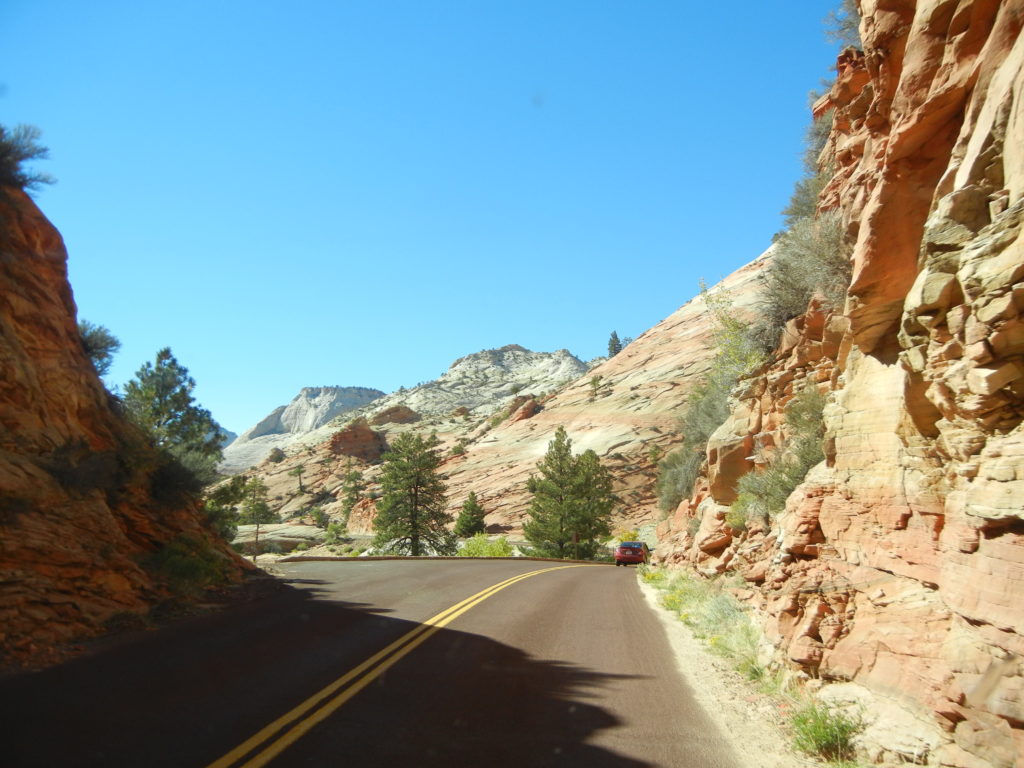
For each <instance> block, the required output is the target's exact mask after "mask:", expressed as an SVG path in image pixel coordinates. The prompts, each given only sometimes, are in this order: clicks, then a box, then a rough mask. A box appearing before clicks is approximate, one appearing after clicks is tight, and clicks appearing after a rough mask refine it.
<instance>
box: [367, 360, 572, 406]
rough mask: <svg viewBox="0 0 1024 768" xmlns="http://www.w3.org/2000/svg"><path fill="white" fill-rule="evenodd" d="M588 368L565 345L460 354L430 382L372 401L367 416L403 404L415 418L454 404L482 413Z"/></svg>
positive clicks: (553, 386)
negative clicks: (549, 349) (544, 349)
mask: <svg viewBox="0 0 1024 768" xmlns="http://www.w3.org/2000/svg"><path fill="white" fill-rule="evenodd" d="M587 370H588V366H587V364H586V363H584V362H583V361H582V360H580V359H579V358H578V357H576V356H575V355H574V354H572V353H571V352H569V350H567V349H559V350H556V351H554V352H532V351H530V350H529V349H526V348H525V347H521V346H519V345H518V344H508V345H506V346H504V347H499V348H498V349H484V350H481V351H480V352H474V353H473V354H471V355H466V356H464V357H460V358H459V359H458V360H456V361H455V362H454V363H452V364H451V366H450V367H449V368H448V370H447V371H445V372H444V373H443V374H441V376H439V377H438V378H437V379H435V380H434V381H428V382H425V383H423V384H420V385H418V386H415V387H412V388H411V389H407V390H398V391H397V392H392V393H391V394H390V395H387V396H386V397H383V398H381V399H380V400H378V401H375V402H374V403H373V404H372V406H371V407H370V408H368V409H365V410H366V411H367V415H370V416H372V415H373V414H375V413H378V412H380V411H383V410H385V409H387V408H391V407H393V406H396V405H405V406H407V407H409V408H411V409H412V410H414V411H416V413H418V414H420V415H421V416H428V417H431V416H447V415H449V414H451V412H452V411H454V410H455V409H457V408H465V409H466V410H467V411H468V412H469V413H470V414H474V415H476V416H486V415H489V414H490V413H492V412H493V411H494V410H496V409H497V408H498V407H499V406H500V405H502V404H503V403H504V401H505V400H508V399H509V398H511V397H514V396H515V395H516V394H518V393H520V392H523V393H527V392H528V393H531V394H535V395H539V394H541V393H543V392H548V391H551V390H554V389H557V388H558V387H560V386H562V385H564V384H566V383H567V382H570V381H575V380H576V379H578V378H579V377H580V376H582V375H583V374H585V373H586V372H587Z"/></svg>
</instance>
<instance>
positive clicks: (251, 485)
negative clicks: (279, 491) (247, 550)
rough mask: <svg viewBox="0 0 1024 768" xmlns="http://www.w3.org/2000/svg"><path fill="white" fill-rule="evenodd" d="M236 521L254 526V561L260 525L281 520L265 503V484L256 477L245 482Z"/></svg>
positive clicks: (258, 551)
mask: <svg viewBox="0 0 1024 768" xmlns="http://www.w3.org/2000/svg"><path fill="white" fill-rule="evenodd" d="M238 522H239V523H240V524H242V525H255V526H256V538H255V541H253V547H252V552H253V554H252V560H253V562H256V557H257V556H258V555H259V553H260V526H261V525H266V524H267V523H279V522H281V518H279V517H278V516H277V515H276V514H275V513H274V512H273V511H271V509H270V505H269V504H268V503H267V486H266V484H265V483H264V482H263V481H262V480H261V479H260V478H258V477H254V478H253V479H252V480H250V481H249V482H247V483H246V484H245V495H244V499H243V501H242V511H241V513H240V514H239V515H238Z"/></svg>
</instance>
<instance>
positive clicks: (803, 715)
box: [791, 701, 864, 762]
mask: <svg viewBox="0 0 1024 768" xmlns="http://www.w3.org/2000/svg"><path fill="white" fill-rule="evenodd" d="M791 725H792V726H793V733H794V743H795V744H796V747H797V749H799V750H800V751H801V752H806V753H807V754H809V755H816V756H819V757H823V758H825V759H826V760H829V761H832V762H837V761H849V760H852V759H853V757H854V748H853V737H854V736H856V735H857V734H858V733H860V732H861V731H862V730H864V721H863V719H862V718H861V717H860V716H859V715H850V714H848V713H846V712H840V711H838V710H836V709H830V708H829V707H827V706H826V705H824V704H822V703H821V702H818V701H808V702H807V703H805V704H804V705H803V706H802V707H800V708H799V709H798V710H796V712H794V713H793V717H792V720H791Z"/></svg>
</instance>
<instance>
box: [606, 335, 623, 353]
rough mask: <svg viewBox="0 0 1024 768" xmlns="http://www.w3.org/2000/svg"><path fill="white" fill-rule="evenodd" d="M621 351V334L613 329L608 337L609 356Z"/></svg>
mask: <svg viewBox="0 0 1024 768" xmlns="http://www.w3.org/2000/svg"><path fill="white" fill-rule="evenodd" d="M621 351H622V342H621V341H619V334H617V333H616V332H615V331H612V335H611V336H610V337H609V338H608V357H615V356H616V355H617V354H619V352H621Z"/></svg>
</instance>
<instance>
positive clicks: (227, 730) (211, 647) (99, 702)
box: [0, 584, 648, 768]
mask: <svg viewBox="0 0 1024 768" xmlns="http://www.w3.org/2000/svg"><path fill="white" fill-rule="evenodd" d="M316 592H317V589H316V585H315V584H303V585H302V586H301V587H285V588H283V589H282V590H281V591H280V593H279V594H278V595H276V596H275V597H273V598H268V599H267V600H265V601H261V602H259V603H252V604H248V605H245V606H240V607H236V608H234V609H231V610H228V611H226V612H224V613H222V614H218V615H215V616H206V617H202V618H201V619H198V620H193V621H188V622H185V623H183V624H180V625H177V626H173V627H169V628H165V629H163V630H160V631H157V632H151V633H148V634H147V635H146V636H144V637H139V638H137V639H135V640H133V641H132V642H130V643H125V644H123V645H120V646H117V647H111V648H108V649H106V650H104V651H102V652H100V653H97V654H95V655H92V656H89V657H84V658H80V659H76V660H74V661H72V662H69V663H67V664H65V665H62V666H60V667H54V668H51V669H48V670H45V671H43V672H39V673H34V674H29V675H21V676H17V677H13V678H8V679H5V680H0V722H3V723H4V731H5V737H4V747H3V755H2V759H0V763H2V764H3V765H4V766H9V767H10V768H21V767H22V766H47V767H49V766H54V765H68V766H71V765H74V766H103V767H104V768H114V767H115V766H146V768H156V767H157V766H173V767H174V768H181V767H182V766H205V765H208V764H209V763H210V762H212V761H213V760H216V759H217V758H219V757H221V756H222V755H224V754H225V753H227V752H228V751H229V750H231V749H232V748H234V747H236V746H237V745H239V744H241V743H242V742H243V741H245V740H246V739H247V738H249V737H250V736H252V735H253V734H254V733H256V732H258V731H259V730H260V729H261V728H263V727H264V726H266V725H267V724H269V723H271V722H272V721H274V720H275V719H276V718H278V717H280V716H281V715H283V714H284V713H285V712H288V711H289V710H291V709H292V708H293V707H295V706H296V705H298V704H299V703H301V702H303V701H304V700H306V699H307V698H308V697H310V696H311V695H313V694H314V693H316V692H317V691H319V690H321V689H322V688H323V687H324V686H326V685H328V684H330V683H331V682H333V681H334V680H336V679H337V678H338V677H340V676H341V675H343V674H344V673H345V672H347V671H348V670H350V669H351V668H353V667H354V666H356V665H357V664H359V663H361V662H362V661H364V660H366V659H368V658H370V657H371V656H373V654H374V653H376V652H377V651H379V650H380V649H381V648H383V647H385V646H386V645H388V644H389V643H390V642H392V641H394V640H395V639H397V638H399V637H402V636H403V635H405V634H406V633H408V632H410V631H411V630H413V629H415V628H416V627H417V626H420V625H418V624H416V623H415V622H410V621H405V620H400V619H397V618H394V617H390V616H387V615H385V613H384V612H381V611H379V610H377V609H374V608H372V607H370V606H367V605H361V604H358V603H343V602H338V601H336V600H333V601H332V600H325V599H317V595H316ZM614 677H615V676H612V675H607V674H601V673H597V672H594V671H591V670H587V669H582V668H579V667H576V666H573V665H571V664H566V663H561V662H556V661H545V660H538V659H534V658H531V657H530V656H528V655H527V654H525V653H523V652H522V651H521V650H518V649H516V648H512V647H510V646H507V645H504V644H502V643H498V642H495V641H493V640H490V639H488V638H486V637H481V636H479V635H473V634H469V633H463V632H457V631H453V630H449V629H443V630H440V631H438V632H437V633H436V634H435V635H433V636H432V637H430V638H429V640H427V641H426V642H425V643H424V644H423V645H422V646H420V647H418V648H416V649H415V650H414V651H412V652H411V653H410V654H409V655H408V656H407V657H405V658H403V659H402V660H401V661H399V662H398V663H397V664H395V666H394V667H392V668H390V669H389V670H387V671H386V672H385V673H384V674H383V675H382V676H380V677H379V678H377V679H376V680H375V681H374V682H373V683H371V684H370V685H368V686H367V687H366V689H365V690H363V691H361V692H360V693H358V694H357V695H356V696H355V697H354V698H352V699H351V700H350V701H348V702H347V703H346V704H345V705H344V706H342V707H341V708H340V709H338V710H337V711H336V712H335V713H334V714H332V715H331V716H330V717H329V718H327V719H326V720H325V721H324V722H322V723H320V724H319V725H317V726H315V727H314V728H313V729H312V730H311V731H310V732H309V733H308V734H307V735H306V736H304V737H303V738H302V739H300V740H299V741H297V742H296V743H295V744H293V745H292V746H291V747H289V748H288V749H287V750H286V751H285V752H283V753H282V754H281V755H280V756H279V757H277V758H275V759H274V761H273V762H272V765H273V766H299V765H305V766H310V765H312V766H332V765H349V764H353V763H358V764H361V765H368V766H434V765H445V766H489V767H491V768H499V767H500V766H506V765H508V766H511V765H515V766H548V765H552V766H554V765H557V766H589V767H592V768H593V767H596V768H601V767H602V766H616V767H625V768H632V767H633V766H644V765H648V763H645V762H643V761H640V760H637V759H633V758H630V757H628V756H626V751H625V750H623V753H622V754H616V753H615V752H612V751H610V750H607V749H604V748H602V747H599V746H596V745H594V744H589V743H587V742H588V740H590V739H591V738H592V737H593V736H594V735H595V734H596V733H598V732H599V731H602V730H603V729H607V728H612V727H614V726H615V725H617V724H619V721H618V719H617V718H616V717H615V716H614V715H612V714H611V713H610V712H608V711H607V710H604V709H602V708H601V707H599V706H596V705H595V704H594V703H592V702H588V701H587V699H588V691H592V690H594V689H595V688H597V687H599V686H602V685H606V684H608V683H609V682H610V681H611V680H612V678H614Z"/></svg>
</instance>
